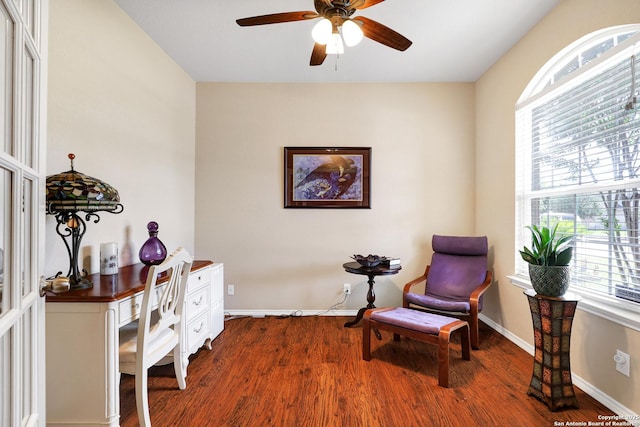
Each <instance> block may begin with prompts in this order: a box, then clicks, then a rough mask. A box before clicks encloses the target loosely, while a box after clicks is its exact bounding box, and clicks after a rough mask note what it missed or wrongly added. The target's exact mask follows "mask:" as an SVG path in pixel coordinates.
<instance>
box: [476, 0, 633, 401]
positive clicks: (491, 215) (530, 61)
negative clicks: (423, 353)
mask: <svg viewBox="0 0 640 427" xmlns="http://www.w3.org/2000/svg"><path fill="white" fill-rule="evenodd" d="M638 22H640V2H638V1H637V0H615V1H607V2H604V1H601V0H563V1H562V2H560V4H559V5H558V6H557V7H556V8H555V9H554V10H553V11H551V13H549V15H548V16H547V17H545V18H544V19H543V20H542V21H541V22H540V23H539V24H538V25H537V26H536V27H535V28H534V29H533V30H532V31H530V32H529V34H527V35H526V36H525V37H524V38H523V39H522V40H521V41H520V42H519V43H518V44H517V45H516V46H515V47H514V48H512V49H511V51H510V52H509V53H507V54H506V55H505V56H504V57H503V58H501V59H500V60H499V61H498V62H497V63H496V64H495V65H494V66H493V67H492V68H491V69H490V70H489V71H488V72H487V73H486V74H485V75H484V76H483V77H482V78H481V79H480V80H479V81H478V82H477V83H476V135H477V148H476V150H477V175H476V179H477V203H476V227H477V229H479V230H483V231H484V232H486V233H487V234H488V235H489V236H490V239H491V241H492V242H493V244H494V247H495V254H494V272H495V280H496V283H497V285H498V286H494V287H492V289H491V293H490V295H489V297H490V304H488V306H487V308H486V310H485V314H486V315H487V316H488V317H490V318H491V319H492V320H493V321H495V322H496V323H498V324H500V325H502V326H504V327H505V328H507V329H508V330H509V331H510V332H512V333H513V334H515V335H517V336H518V337H520V338H521V339H523V340H526V341H527V342H529V343H532V338H533V334H532V332H531V318H530V316H529V310H528V307H527V304H526V299H525V297H524V296H523V295H522V289H520V288H517V287H515V286H513V285H511V284H510V282H509V279H507V277H506V276H507V275H509V274H512V273H513V272H514V261H515V254H516V249H517V248H515V247H514V231H515V223H514V196H513V195H514V192H515V189H514V181H515V175H514V174H515V172H514V163H515V154H514V135H515V130H514V106H515V103H516V101H517V99H518V98H519V97H520V95H521V93H522V92H523V90H524V89H525V87H526V85H527V83H528V82H529V81H530V80H531V79H532V78H533V76H534V75H535V73H536V72H537V71H538V70H539V69H540V68H541V67H542V66H543V65H544V64H545V63H546V62H547V61H548V60H549V59H551V58H552V57H553V55H554V54H556V53H557V52H558V51H560V50H561V49H562V48H563V47H565V46H567V45H568V44H570V43H571V42H573V41H575V40H577V39H578V38H580V37H582V36H584V35H586V34H589V33H591V32H593V31H595V30H599V29H602V28H606V27H610V26H615V25H621V24H628V23H638ZM579 306H580V305H579ZM616 349H621V350H623V351H625V352H627V353H630V354H631V359H632V362H631V370H632V372H631V378H627V377H625V376H623V375H621V374H619V373H617V372H616V371H615V365H614V363H613V355H614V354H615V350H616ZM639 358H640V333H639V332H638V331H635V330H632V329H628V328H624V327H622V326H619V325H617V324H614V323H612V322H610V321H607V320H603V319H602V318H599V317H596V316H593V315H591V314H587V313H585V312H584V311H579V312H578V314H577V315H576V318H575V321H574V329H573V334H572V358H571V363H572V365H571V367H572V369H573V371H574V373H575V374H577V375H578V376H579V377H581V378H583V379H584V380H586V381H587V382H588V383H590V384H592V385H593V386H594V387H596V388H597V389H599V390H601V391H602V392H604V393H605V394H607V395H609V396H611V397H613V398H614V399H616V400H617V401H618V402H620V403H622V404H623V405H626V406H627V407H628V408H630V409H632V410H633V411H634V412H635V413H640V381H638V378H639V377H640V368H639V365H638V360H640V359H639ZM633 360H635V363H634V362H633Z"/></svg>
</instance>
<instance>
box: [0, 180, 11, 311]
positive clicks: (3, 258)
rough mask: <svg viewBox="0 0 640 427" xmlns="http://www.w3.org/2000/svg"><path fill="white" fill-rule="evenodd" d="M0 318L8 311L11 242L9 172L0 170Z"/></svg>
mask: <svg viewBox="0 0 640 427" xmlns="http://www.w3.org/2000/svg"><path fill="white" fill-rule="evenodd" d="M0 191H1V193H0V317H2V314H3V313H6V312H7V310H8V309H9V296H10V295H9V278H10V275H9V266H10V264H9V259H11V257H10V255H11V253H10V248H11V246H10V245H9V243H10V242H11V221H10V218H11V195H12V191H11V172H9V171H8V170H6V169H2V168H0Z"/></svg>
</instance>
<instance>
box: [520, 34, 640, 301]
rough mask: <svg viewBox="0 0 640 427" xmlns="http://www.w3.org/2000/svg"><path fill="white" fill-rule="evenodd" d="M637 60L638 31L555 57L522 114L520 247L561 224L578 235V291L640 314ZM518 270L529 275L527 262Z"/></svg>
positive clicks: (591, 41) (588, 42) (591, 38)
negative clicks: (533, 231)
mask: <svg viewBox="0 0 640 427" xmlns="http://www.w3.org/2000/svg"><path fill="white" fill-rule="evenodd" d="M638 55H640V25H626V26H621V27H615V28H609V29H606V30H603V31H598V32H596V33H593V34H590V35H588V36H586V37H583V38H582V39H580V40H578V41H577V42H575V43H573V44H572V45H570V46H568V47H567V48H566V49H564V50H563V51H561V52H560V53H558V54H557V55H556V56H555V57H554V58H553V59H551V61H549V62H548V63H547V64H546V65H545V66H544V67H543V68H542V69H541V70H540V71H539V72H538V74H537V75H536V76H535V77H534V79H533V80H532V81H531V82H530V83H529V85H528V87H527V88H526V90H525V91H524V92H523V94H522V97H521V98H520V100H519V101H518V104H517V107H516V133H517V135H516V226H517V229H516V245H517V246H516V248H517V249H519V248H522V246H524V245H527V246H529V244H530V239H531V237H530V234H529V230H527V229H526V228H525V226H526V225H529V224H536V225H545V226H553V225H554V224H556V223H557V224H558V232H561V233H565V234H571V235H573V236H575V238H574V244H575V249H574V257H573V261H572V263H571V265H572V272H571V275H572V283H571V287H572V290H573V291H576V292H579V293H581V294H582V295H588V296H589V297H592V298H593V299H595V300H598V301H605V302H607V301H608V303H609V304H612V305H615V306H617V307H628V308H630V309H633V310H635V311H636V312H637V311H638V306H640V102H639V101H640V97H639V95H638V89H640V84H638V83H637V78H640V72H639V71H640V60H639V58H638ZM636 76H638V77H636ZM636 86H638V88H636ZM516 269H517V271H516V273H517V274H518V275H521V276H526V275H527V270H526V263H524V261H522V260H521V259H520V257H519V256H517V262H516ZM636 304H637V305H636Z"/></svg>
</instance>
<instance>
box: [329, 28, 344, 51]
mask: <svg viewBox="0 0 640 427" xmlns="http://www.w3.org/2000/svg"><path fill="white" fill-rule="evenodd" d="M326 52H327V55H336V54H338V55H342V54H343V53H344V45H343V44H342V37H340V33H338V32H335V33H332V34H331V38H330V39H329V42H328V43H327V50H326Z"/></svg>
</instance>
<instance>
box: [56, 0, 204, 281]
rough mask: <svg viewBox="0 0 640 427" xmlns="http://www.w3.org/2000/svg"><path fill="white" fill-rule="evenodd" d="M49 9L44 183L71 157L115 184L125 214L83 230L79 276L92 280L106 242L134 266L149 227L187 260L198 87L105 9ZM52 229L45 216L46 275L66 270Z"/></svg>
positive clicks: (67, 2) (64, 0)
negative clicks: (153, 222) (84, 272)
mask: <svg viewBox="0 0 640 427" xmlns="http://www.w3.org/2000/svg"><path fill="white" fill-rule="evenodd" d="M50 7H51V14H50V25H49V29H50V41H49V58H50V59H49V106H48V108H49V117H48V133H49V138H48V147H47V150H48V153H47V161H48V164H47V174H49V175H50V174H53V173H58V172H62V171H66V170H69V161H68V159H67V154H68V153H70V152H73V153H75V155H76V161H75V169H76V170H77V171H80V172H82V173H85V174H87V175H90V176H94V177H97V178H100V179H102V180H104V181H106V182H108V183H109V184H111V185H113V186H114V187H115V188H116V189H118V191H119V192H120V198H121V200H122V204H123V205H124V212H123V213H122V214H119V215H112V214H108V213H104V214H102V215H101V220H100V222H99V223H97V224H94V223H93V222H91V223H89V224H88V225H87V233H86V235H85V237H84V240H83V242H82V249H81V251H82V254H83V255H87V254H92V255H93V257H92V259H91V261H90V262H88V261H89V260H87V261H86V262H85V267H86V268H87V269H88V270H89V271H90V272H98V271H99V264H98V259H97V257H98V255H99V247H100V243H101V242H111V241H115V242H118V243H119V247H120V254H121V258H122V257H124V256H126V251H125V250H124V249H125V247H126V246H128V247H130V249H131V252H132V255H131V261H132V262H138V255H137V254H138V250H139V248H140V246H141V245H142V244H143V243H144V241H145V240H146V239H147V237H148V235H147V231H146V224H147V222H148V221H150V220H156V221H157V222H158V223H159V225H160V234H159V237H160V238H161V240H162V241H163V242H164V243H165V245H166V246H167V248H168V249H169V250H170V251H171V250H172V249H173V248H175V247H176V246H178V245H183V246H185V247H186V248H187V249H188V250H189V251H192V252H193V249H194V237H193V234H194V231H193V230H194V226H193V217H194V186H193V184H194V150H195V83H194V82H193V80H192V79H191V78H190V77H189V76H188V75H187V74H186V73H185V72H184V71H183V70H182V69H181V68H180V67H178V66H177V65H176V64H175V63H174V62H173V61H172V60H171V59H170V58H169V57H168V56H167V55H166V54H165V53H164V52H163V51H162V50H161V49H160V48H159V47H158V46H157V45H156V44H155V43H154V42H153V41H152V40H151V39H150V38H149V37H148V36H147V35H146V34H145V33H144V32H143V31H142V30H141V29H140V28H139V27H138V26H137V25H136V24H135V23H134V22H133V21H132V20H131V19H130V18H129V17H128V16H127V15H126V14H125V13H124V12H123V11H122V10H121V9H120V8H119V7H118V6H117V5H116V4H115V3H114V2H112V1H111V0H55V1H52V2H51V5H50ZM54 222H55V221H53V218H51V217H49V216H47V226H46V233H47V235H46V261H45V274H54V273H55V272H56V271H59V270H63V272H65V273H66V271H67V268H68V258H67V255H66V250H65V248H64V245H63V243H62V240H61V239H60V237H58V236H57V235H56V234H55V226H54ZM127 243H128V245H126V244H127ZM196 255H197V254H196ZM122 261H125V262H127V260H126V259H124V260H122Z"/></svg>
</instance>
